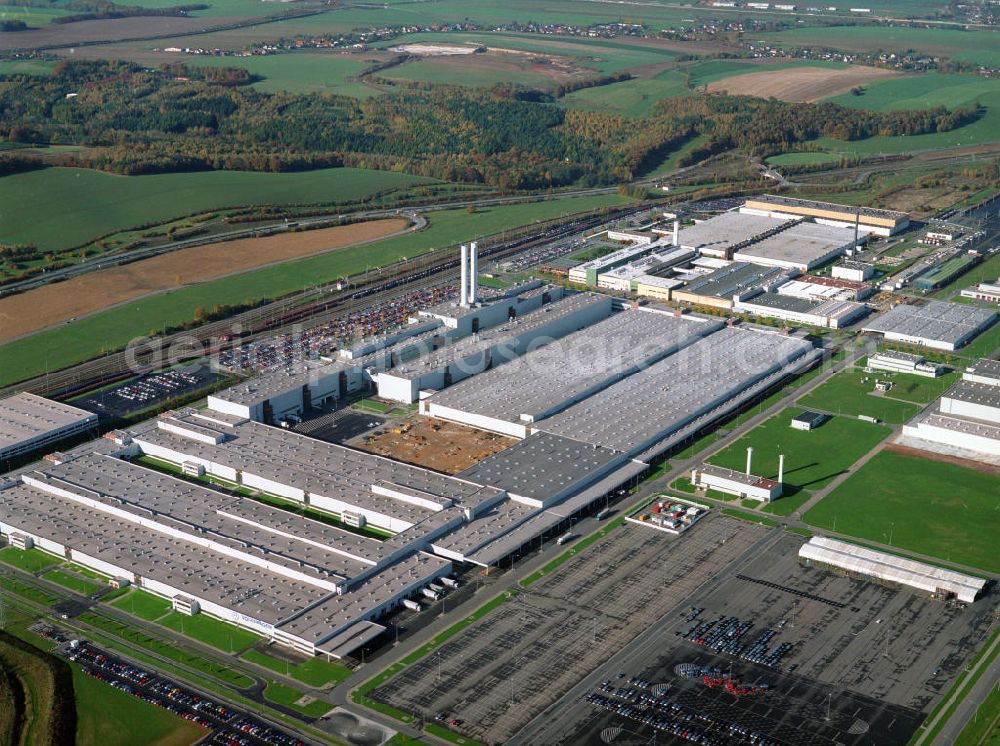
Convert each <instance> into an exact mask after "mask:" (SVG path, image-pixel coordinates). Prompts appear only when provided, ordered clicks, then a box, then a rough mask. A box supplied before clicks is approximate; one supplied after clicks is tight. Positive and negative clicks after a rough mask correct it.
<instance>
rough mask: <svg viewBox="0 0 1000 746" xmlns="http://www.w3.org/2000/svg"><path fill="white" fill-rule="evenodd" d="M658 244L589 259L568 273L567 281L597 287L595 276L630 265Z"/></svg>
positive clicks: (645, 244) (626, 249)
mask: <svg viewBox="0 0 1000 746" xmlns="http://www.w3.org/2000/svg"><path fill="white" fill-rule="evenodd" d="M658 245H659V244H658V243H642V244H637V245H635V246H629V247H627V248H624V249H619V250H618V251H614V252H612V253H610V254H606V255H605V256H601V257H597V258H596V259H591V260H590V261H587V262H583V263H582V264H578V265H576V266H575V267H573V268H571V269H570V271H569V281H570V282H574V283H576V284H577V285H588V286H589V287H597V276H598V275H601V274H605V273H606V272H610V271H611V270H613V269H615V268H616V267H621V266H623V265H625V264H631V263H632V262H634V261H636V260H637V259H641V258H642V257H644V256H647V255H649V254H650V253H651V252H652V251H654V249H655V248H656V246H658Z"/></svg>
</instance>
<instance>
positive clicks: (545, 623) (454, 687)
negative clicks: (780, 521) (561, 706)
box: [370, 515, 767, 743]
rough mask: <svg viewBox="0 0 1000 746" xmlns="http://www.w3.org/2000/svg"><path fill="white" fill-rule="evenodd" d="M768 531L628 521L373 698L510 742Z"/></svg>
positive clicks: (488, 739) (713, 519)
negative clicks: (685, 528)
mask: <svg viewBox="0 0 1000 746" xmlns="http://www.w3.org/2000/svg"><path fill="white" fill-rule="evenodd" d="M766 535H767V530H766V529H764V528H763V527H760V526H755V525H752V524H746V523H742V522H738V521H735V520H732V519H729V518H726V517H724V516H716V515H709V516H707V517H706V518H705V519H704V520H702V521H701V522H700V523H699V524H698V526H697V527H696V528H695V529H694V530H692V531H690V532H687V533H686V534H684V535H682V536H671V535H669V534H666V533H663V532H660V531H655V530H652V529H648V528H643V527H639V526H633V525H630V524H625V525H624V526H621V527H619V528H616V529H614V530H613V531H612V532H611V533H609V534H608V535H607V536H605V537H604V538H603V539H601V540H599V541H598V542H597V543H595V544H593V545H591V546H589V547H587V548H586V549H584V550H582V551H581V552H580V553H579V554H577V555H575V556H573V557H571V558H570V559H569V560H568V561H566V562H564V563H563V564H561V565H559V567H558V568H556V569H554V570H552V571H551V572H549V573H548V574H547V575H545V576H543V577H542V578H541V579H540V580H538V581H537V582H535V583H534V584H532V585H531V586H530V587H528V588H526V589H517V591H516V592H515V591H512V592H511V594H512V595H511V598H510V599H509V600H507V601H506V602H505V603H503V604H501V605H500V606H499V607H497V608H496V609H494V610H493V611H491V612H490V613H489V614H487V615H486V616H484V617H483V618H482V619H480V620H478V621H477V622H475V623H474V624H472V625H471V626H469V627H468V628H467V629H465V630H463V631H462V632H461V633H459V634H457V635H455V636H454V637H452V638H450V639H449V640H448V641H447V642H445V643H444V644H442V645H441V646H440V647H439V648H438V649H437V650H436V651H433V652H431V653H429V654H428V655H426V656H424V658H422V659H421V660H420V661H418V662H416V663H414V664H412V665H410V666H407V667H406V668H405V669H404V670H403V671H402V672H401V673H400V674H399V675H397V676H395V677H393V678H392V679H390V680H389V681H388V682H386V683H385V684H383V685H382V686H380V687H378V688H376V689H375V690H373V691H372V693H371V694H370V696H371V697H373V698H374V699H376V700H379V701H382V702H386V703H388V704H391V705H393V706H395V707H400V708H402V709H405V710H408V711H410V712H414V713H420V714H421V715H423V717H425V718H427V719H428V720H431V719H432V718H434V717H435V716H436V715H438V714H439V713H443V717H445V718H446V719H447V720H449V721H454V722H453V723H452V724H451V727H452V728H454V729H455V730H457V731H459V732H460V733H462V734H463V735H467V736H471V737H473V738H475V739H476V740H478V741H481V742H483V743H505V742H507V741H508V740H509V739H510V738H511V737H512V736H513V735H514V734H515V733H517V732H518V731H519V730H521V728H523V727H524V726H525V725H526V724H527V723H528V722H529V721H531V720H532V719H534V718H535V717H536V716H537V715H539V714H540V713H541V712H542V711H544V710H545V709H546V708H548V707H549V706H550V705H551V704H553V703H554V702H556V701H557V700H558V699H559V698H560V697H562V696H563V695H564V694H565V693H566V692H567V691H568V690H569V689H570V688H571V687H573V686H574V685H576V684H577V683H578V682H580V680H581V679H583V678H584V677H585V676H587V675H588V674H589V673H590V672H591V671H593V670H594V669H595V668H597V667H598V666H600V665H601V664H602V663H604V662H605V661H606V660H607V659H608V658H609V657H611V656H612V655H614V654H615V653H617V652H618V651H619V650H621V649H622V648H623V647H624V646H626V645H627V644H628V643H629V642H630V641H631V640H632V639H633V638H634V637H635V636H636V635H637V634H639V633H640V632H642V631H643V630H644V629H646V628H648V627H649V626H650V625H652V624H654V623H656V622H657V620H659V619H660V618H661V617H662V616H663V615H664V614H666V613H667V612H668V611H669V610H670V609H671V608H672V607H674V606H675V605H677V604H679V603H680V602H681V601H683V599H684V598H685V597H686V596H687V595H689V594H691V593H693V592H694V591H695V590H696V589H697V588H698V587H699V586H701V585H702V583H704V582H705V581H706V580H708V579H710V578H712V577H713V576H715V575H717V574H719V573H721V572H722V571H723V569H724V568H725V567H727V566H728V565H730V563H732V562H733V561H734V560H736V559H737V558H739V557H740V556H741V555H743V554H744V553H745V552H747V550H749V549H750V548H751V547H753V546H754V545H756V544H757V543H758V542H759V541H760V540H761V539H762V537H765V536H766ZM455 723H457V725H456V724H455Z"/></svg>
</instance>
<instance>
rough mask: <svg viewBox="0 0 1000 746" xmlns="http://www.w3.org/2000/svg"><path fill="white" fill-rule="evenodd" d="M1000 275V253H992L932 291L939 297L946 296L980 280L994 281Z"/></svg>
mask: <svg viewBox="0 0 1000 746" xmlns="http://www.w3.org/2000/svg"><path fill="white" fill-rule="evenodd" d="M997 277H1000V254H994V255H993V256H991V257H990V258H989V259H987V260H986V261H985V262H982V263H980V264H977V265H976V266H975V267H973V268H972V269H970V270H969V271H968V272H966V273H965V274H963V275H959V276H958V277H956V278H955V279H954V280H952V281H951V282H950V283H948V284H947V285H945V286H944V287H942V288H940V289H939V290H937V291H935V292H934V295H935V296H937V297H939V298H946V297H947V296H949V295H951V294H952V293H956V292H957V291H959V290H962V289H963V288H968V287H972V286H973V285H976V284H978V283H980V282H983V281H986V280H990V281H994V280H996V279H997Z"/></svg>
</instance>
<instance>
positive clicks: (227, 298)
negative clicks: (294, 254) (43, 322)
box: [0, 174, 629, 386]
mask: <svg viewBox="0 0 1000 746" xmlns="http://www.w3.org/2000/svg"><path fill="white" fill-rule="evenodd" d="M191 175H192V174H181V175H179V176H191ZM281 175H282V174H275V176H281ZM289 176H294V177H302V176H303V174H289ZM10 178H11V177H7V178H6V179H0V203H3V184H4V182H6V181H7V180H8V179H10ZM108 178H113V179H123V178H126V177H119V176H114V177H108ZM128 178H140V177H128ZM141 178H147V177H141ZM148 178H154V177H148ZM628 202H629V201H628V200H626V199H625V198H623V197H620V196H618V195H606V196H598V197H573V198H569V199H562V200H550V201H544V202H531V203H527V204H519V205H508V206H503V207H491V208H480V209H478V210H477V211H476V213H475V215H469V214H468V213H466V212H465V211H464V210H446V211H441V212H434V213H431V214H430V216H429V220H430V226H429V227H428V228H427V229H426V230H424V231H421V232H420V233H415V234H408V235H404V236H397V237H395V238H388V239H385V240H382V241H378V242H375V243H371V244H367V245H365V246H363V247H356V248H355V249H345V250H343V251H334V252H329V253H327V254H320V255H318V256H314V257H309V258H306V259H300V260H298V261H293V262H286V263H284V264H280V265H276V266H273V267H266V268H263V269H259V270H255V271H253V272H247V273H244V274H241V275H236V276H233V277H225V278H221V279H218V280H213V281H211V282H206V283H202V284H200V285H194V286H190V287H185V288H181V289H179V290H175V291H171V292H169V293H160V294H158V295H152V296H149V297H146V298H142V299H140V300H137V301H135V302H133V303H126V304H124V305H122V306H119V307H117V308H114V309H111V310H108V311H104V312H102V313H99V314H95V315H93V316H87V317H86V318H82V319H79V320H77V321H75V322H73V323H72V324H68V325H65V326H61V327H58V328H56V329H51V330H48V331H44V332H40V333H38V334H34V335H32V336H31V337H27V338H25V339H21V340H18V341H16V342H11V343H9V344H6V345H3V346H2V347H0V386H4V385H8V384H10V383H14V382H15V381H19V380H22V379H24V378H28V377H31V376H34V375H38V374H39V373H43V372H44V371H45V370H57V369H60V368H64V367H66V366H68V365H72V364H74V363H77V362H80V361H82V360H87V359H89V358H91V357H93V356H95V355H97V354H99V353H100V351H101V350H102V349H104V348H106V349H115V348H119V347H123V346H124V345H125V344H127V343H128V342H129V340H131V339H134V338H135V337H137V336H140V335H143V334H148V333H149V332H150V330H151V327H156V328H159V327H162V325H164V324H178V323H181V322H185V321H189V320H191V319H192V318H194V310H195V309H196V308H197V307H199V306H202V307H204V308H211V307H213V306H214V305H215V304H217V303H222V304H225V303H228V304H238V303H243V302H246V301H248V300H252V299H255V298H275V297H279V296H281V295H285V294H288V293H291V292H295V291H297V290H301V289H302V288H304V287H311V286H313V285H316V284H317V283H324V282H330V281H333V280H336V279H337V278H339V277H343V276H345V275H352V274H356V273H358V272H363V271H364V270H365V268H366V267H367V266H385V265H388V264H391V263H393V262H397V261H400V260H402V258H403V257H409V258H413V257H415V256H417V255H419V254H422V253H425V252H428V251H430V250H432V249H436V248H444V247H447V246H451V245H454V244H456V243H459V242H462V241H469V240H473V239H476V238H479V237H482V236H486V235H489V234H492V233H497V232H500V231H502V230H509V229H511V228H514V227H517V226H521V225H526V224H530V223H534V222H536V221H539V220H546V219H551V218H557V217H560V216H563V215H570V214H573V213H577V212H586V211H590V210H595V209H598V208H601V207H609V206H618V205H624V204H628ZM12 212H13V210H12Z"/></svg>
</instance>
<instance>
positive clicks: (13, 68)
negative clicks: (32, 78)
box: [0, 59, 56, 75]
mask: <svg viewBox="0 0 1000 746" xmlns="http://www.w3.org/2000/svg"><path fill="white" fill-rule="evenodd" d="M55 64H56V63H55V62H54V61H53V60H32V59H28V60H0V75H48V74H50V73H51V72H52V68H53V67H55Z"/></svg>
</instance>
